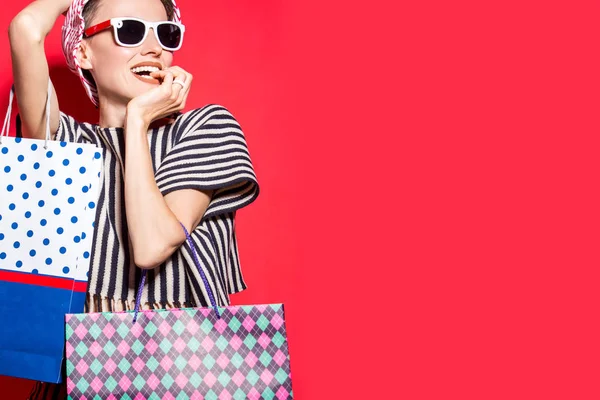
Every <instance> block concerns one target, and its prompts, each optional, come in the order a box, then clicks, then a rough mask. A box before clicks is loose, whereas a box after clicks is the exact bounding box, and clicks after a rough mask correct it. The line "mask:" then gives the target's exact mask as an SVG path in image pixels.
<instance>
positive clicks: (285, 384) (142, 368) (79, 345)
mask: <svg viewBox="0 0 600 400" xmlns="http://www.w3.org/2000/svg"><path fill="white" fill-rule="evenodd" d="M220 311H221V313H222V318H221V319H218V318H217V317H216V315H215V313H214V311H212V310H211V309H206V308H205V309H202V308H198V309H180V310H155V311H148V312H146V311H145V312H144V313H140V314H139V315H138V320H137V322H136V324H133V315H132V313H130V312H125V313H114V314H111V313H102V314H75V315H70V316H69V318H68V319H67V326H66V336H67V346H66V348H67V362H66V364H67V375H68V376H67V390H68V393H69V396H70V398H90V399H94V398H99V399H100V398H103V399H131V400H137V399H167V400H175V399H202V398H203V399H215V400H221V399H274V400H284V399H292V398H293V393H292V382H291V375H290V372H289V371H290V365H289V355H288V354H289V353H288V345H287V339H286V327H285V317H284V308H283V307H282V305H278V304H274V305H262V306H242V307H239V306H236V307H233V306H232V307H222V308H220Z"/></svg>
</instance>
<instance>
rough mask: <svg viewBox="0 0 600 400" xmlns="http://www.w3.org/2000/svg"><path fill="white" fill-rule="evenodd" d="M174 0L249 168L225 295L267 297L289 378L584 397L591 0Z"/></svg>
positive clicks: (589, 314)
mask: <svg viewBox="0 0 600 400" xmlns="http://www.w3.org/2000/svg"><path fill="white" fill-rule="evenodd" d="M25 3H26V2H25V1H23V0H18V1H12V2H6V3H3V7H4V12H3V14H2V16H1V17H0V25H1V26H4V27H7V26H8V23H9V21H10V19H11V18H12V16H13V15H15V14H16V13H17V11H18V10H19V9H20V8H22V7H23V5H24V4H25ZM178 3H180V6H181V8H182V12H183V21H184V23H186V25H187V26H188V31H187V32H186V35H187V37H186V46H184V49H183V50H181V52H180V53H178V55H177V57H176V62H177V63H178V64H180V65H181V66H183V67H184V68H186V69H188V70H189V71H190V72H192V73H193V74H194V76H195V81H194V89H193V91H192V94H191V100H190V101H189V104H191V105H195V106H200V105H202V104H204V103H206V102H217V103H221V104H224V105H225V106H227V107H228V108H230V110H231V111H232V112H233V113H234V115H236V117H237V118H238V119H239V121H240V123H241V124H242V127H243V128H244V130H245V132H246V135H247V139H248V142H249V147H250V150H251V154H252V157H253V160H254V163H255V167H256V171H257V174H258V177H259V180H260V182H261V185H262V194H261V196H260V198H259V200H258V201H257V202H256V203H255V204H253V205H252V206H251V207H249V208H248V209H246V210H243V211H242V212H240V213H239V219H238V224H239V225H238V226H239V236H240V252H241V257H242V263H243V267H244V273H245V277H246V279H247V282H248V284H249V287H250V288H249V289H248V290H247V291H246V292H245V293H243V294H240V295H236V296H234V298H233V301H234V302H235V303H237V304H240V303H258V302H260V303H262V302H284V303H285V304H286V307H287V318H288V320H287V324H288V329H289V343H290V353H291V360H292V370H293V377H294V391H295V394H296V398H298V399H310V400H312V399H363V398H364V399H446V398H451V399H507V398H510V399H550V398H552V399H555V398H556V399H572V398H575V399H597V398H599V397H600V385H599V384H598V376H599V374H600V367H599V361H598V360H599V351H598V350H599V346H598V342H599V339H598V338H599V333H600V332H599V329H598V317H599V315H598V304H599V302H598V286H599V282H598V273H597V269H598V266H599V261H600V257H599V252H598V249H599V246H598V243H599V239H600V228H599V226H600V213H599V211H598V210H599V206H600V192H599V189H598V180H599V174H598V172H599V165H598V164H599V159H600V158H599V157H598V152H599V144H600V143H599V142H600V141H599V139H598V133H599V128H600V126H599V125H600V123H599V119H598V109H599V105H600V104H599V102H600V100H599V99H600V90H599V89H600V87H599V86H600V85H599V83H600V82H599V79H598V74H599V71H600V68H599V67H600V65H599V64H600V63H599V61H600V60H599V56H598V54H599V49H600V43H599V40H598V39H599V36H598V26H599V18H600V3H598V2H597V1H595V2H594V1H581V2H571V3H568V4H567V3H565V2H552V1H543V2H542V1H528V2H524V1H514V0H513V1H508V2H495V3H489V2H481V1H473V0H472V1H453V2H439V1H438V2H433V1H427V0H426V1H417V2H415V1H410V2H409V1H404V2H389V4H385V2H383V1H371V2H357V3H352V2H349V1H347V2H316V1H310V0H304V1H296V2H294V1H271V0H265V1H262V2H249V1H235V2H234V1H217V2H206V1H194V0H179V1H178ZM58 43H59V37H58V29H56V30H55V31H54V33H53V34H52V35H51V37H50V38H49V40H48V41H47V48H48V53H49V57H50V59H51V60H52V61H51V62H52V65H53V66H55V67H53V70H52V74H53V75H52V76H53V78H54V79H55V80H56V81H57V82H58V86H59V87H58V89H57V90H58V92H59V97H60V100H61V105H62V106H63V109H64V110H65V111H68V112H71V113H72V114H74V115H76V116H79V117H82V118H88V117H89V118H93V109H92V108H91V107H90V106H89V104H88V102H87V100H86V99H85V97H84V94H83V90H79V89H77V90H75V91H76V92H77V95H76V96H74V97H73V98H72V99H71V100H69V99H67V98H66V94H67V93H68V92H69V85H71V84H72V85H74V86H77V85H78V84H77V81H76V79H75V77H74V76H70V75H69V73H67V72H65V70H64V68H63V67H61V65H63V64H62V59H61V57H62V55H61V53H60V49H59V45H58ZM0 54H4V55H5V58H4V61H2V62H0V65H1V67H2V71H3V72H4V74H3V78H2V80H1V82H0V93H5V94H8V87H9V84H10V63H9V50H8V47H7V39H6V36H5V37H4V38H3V39H2V40H0ZM5 104H6V101H4V102H0V106H1V107H4V106H5ZM78 107H81V108H78ZM24 307H25V305H24ZM0 385H1V387H2V392H1V393H9V394H6V395H2V396H1V397H2V398H10V399H12V398H23V397H22V396H23V393H25V392H26V391H27V386H28V385H27V383H25V382H23V381H17V380H10V379H0ZM19 396H21V397H19Z"/></svg>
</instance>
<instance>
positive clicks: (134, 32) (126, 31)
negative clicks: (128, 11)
mask: <svg viewBox="0 0 600 400" xmlns="http://www.w3.org/2000/svg"><path fill="white" fill-rule="evenodd" d="M145 33H146V26H145V25H144V23H143V22H140V21H135V20H123V25H122V26H121V27H119V28H118V29H117V35H119V40H120V41H121V43H123V44H125V45H135V44H139V43H140V42H141V41H142V39H144V34H145Z"/></svg>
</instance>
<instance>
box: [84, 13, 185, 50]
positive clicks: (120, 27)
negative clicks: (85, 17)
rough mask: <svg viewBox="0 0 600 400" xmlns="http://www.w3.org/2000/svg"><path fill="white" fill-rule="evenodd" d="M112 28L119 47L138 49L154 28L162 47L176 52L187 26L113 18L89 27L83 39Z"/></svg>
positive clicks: (168, 22)
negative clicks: (149, 31)
mask: <svg viewBox="0 0 600 400" xmlns="http://www.w3.org/2000/svg"><path fill="white" fill-rule="evenodd" d="M110 27H112V28H113V34H114V38H115V40H116V42H117V43H118V44H119V46H123V47H137V46H139V45H141V44H142V43H143V42H144V40H146V37H147V36H148V30H150V28H152V30H153V31H154V36H156V40H157V41H158V43H160V46H161V47H162V48H163V49H165V50H167V51H175V50H179V49H180V48H181V45H182V43H183V33H184V32H185V26H184V25H183V24H180V23H179V22H173V21H159V22H148V21H144V20H142V19H139V18H133V17H122V18H111V19H109V20H107V21H104V22H101V23H99V24H97V25H94V26H92V27H89V28H88V29H86V30H85V32H84V33H83V37H86V38H88V37H90V36H93V35H95V34H97V33H99V32H102V31H104V30H106V29H109V28H110Z"/></svg>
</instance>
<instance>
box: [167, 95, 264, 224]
mask: <svg viewBox="0 0 600 400" xmlns="http://www.w3.org/2000/svg"><path fill="white" fill-rule="evenodd" d="M173 140H174V143H173V146H172V147H171V149H170V150H169V151H168V152H167V154H166V156H165V158H164V159H163V160H162V162H161V163H160V166H159V167H158V168H157V170H156V173H155V178H156V184H157V186H158V188H159V190H160V191H161V193H162V194H163V195H166V194H168V193H171V192H173V191H176V190H181V189H198V190H214V193H213V197H212V200H211V202H210V204H209V206H208V209H207V210H206V213H205V215H204V217H205V218H209V217H212V216H215V215H219V214H222V213H226V212H233V211H235V210H237V209H240V208H242V207H244V206H246V205H248V204H250V203H252V202H253V201H254V200H255V199H256V198H257V197H258V193H259V187H258V182H257V179H256V175H255V173H254V168H253V166H252V161H251V159H250V154H249V152H248V146H247V144H246V139H245V137H244V134H243V132H242V129H241V128H240V125H239V124H238V122H237V121H236V119H235V118H234V117H233V116H232V115H231V113H230V112H229V111H228V110H227V109H225V108H224V107H222V106H219V105H210V106H206V107H204V108H201V109H197V110H194V111H190V112H188V113H186V114H183V115H182V116H180V117H179V119H178V121H177V122H176V123H175V125H174V139H173Z"/></svg>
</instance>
